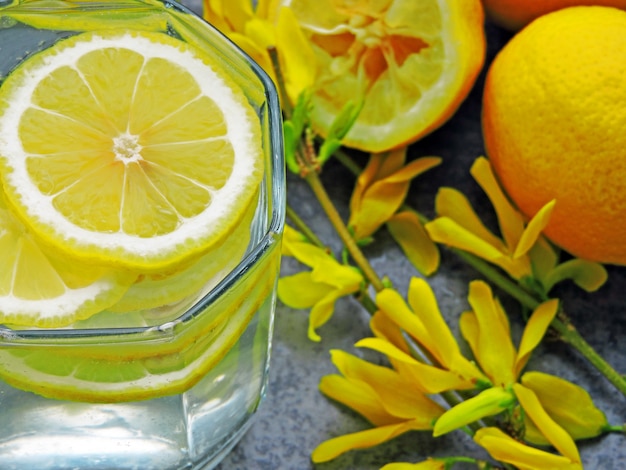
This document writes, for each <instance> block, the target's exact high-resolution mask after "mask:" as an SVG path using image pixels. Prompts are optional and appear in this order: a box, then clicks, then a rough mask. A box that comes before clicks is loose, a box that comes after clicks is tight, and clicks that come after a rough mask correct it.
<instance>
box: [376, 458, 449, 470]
mask: <svg viewBox="0 0 626 470" xmlns="http://www.w3.org/2000/svg"><path fill="white" fill-rule="evenodd" d="M445 468H446V462H445V461H444V460H437V459H428V460H424V461H423V462H418V463H408V462H393V463H388V464H387V465H384V466H383V467H382V468H381V469H380V470H445Z"/></svg>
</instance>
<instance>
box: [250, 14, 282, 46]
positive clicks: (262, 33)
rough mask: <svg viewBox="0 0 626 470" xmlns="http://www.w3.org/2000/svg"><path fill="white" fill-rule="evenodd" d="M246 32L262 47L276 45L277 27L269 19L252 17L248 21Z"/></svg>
mask: <svg viewBox="0 0 626 470" xmlns="http://www.w3.org/2000/svg"><path fill="white" fill-rule="evenodd" d="M244 32H245V34H246V36H247V37H249V38H250V39H251V40H252V41H253V42H255V43H256V44H258V46H259V47H260V48H263V49H269V48H270V47H274V46H275V45H276V33H275V28H274V25H273V24H271V23H270V22H268V21H265V20H261V19H259V18H252V19H251V20H250V21H248V22H247V23H246V27H245V30H244Z"/></svg>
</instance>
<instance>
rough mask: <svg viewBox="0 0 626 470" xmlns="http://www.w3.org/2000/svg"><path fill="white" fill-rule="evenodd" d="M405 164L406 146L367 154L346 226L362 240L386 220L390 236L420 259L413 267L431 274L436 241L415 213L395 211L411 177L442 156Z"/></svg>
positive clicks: (402, 198) (405, 193)
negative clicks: (368, 156) (367, 160)
mask: <svg viewBox="0 0 626 470" xmlns="http://www.w3.org/2000/svg"><path fill="white" fill-rule="evenodd" d="M405 163H406V147H402V148H400V149H397V150H393V151H390V152H386V153H381V154H372V155H371V156H370V159H369V162H368V164H367V166H366V167H365V169H364V170H363V172H361V174H360V175H359V177H358V179H357V182H356V186H355V188H354V192H353V193H352V198H351V200H350V220H349V221H348V227H350V229H351V230H352V232H353V234H354V238H355V239H356V240H357V241H363V240H367V239H368V238H370V237H371V236H372V235H373V234H374V233H375V232H376V231H377V230H378V229H379V228H380V227H381V226H382V225H383V224H385V223H388V226H389V228H390V231H391V233H392V235H393V236H394V237H395V238H397V239H398V241H399V242H400V244H401V246H402V247H405V246H406V247H407V249H408V251H409V252H410V253H413V252H415V253H416V255H415V256H414V259H415V260H419V261H417V266H416V267H417V268H418V269H419V270H420V271H422V272H424V271H426V274H431V273H432V272H434V271H435V270H436V269H437V266H438V264H439V252H438V251H437V248H436V246H435V244H434V243H433V242H432V241H431V240H430V238H429V237H428V235H427V234H426V232H425V230H424V228H423V226H422V224H421V223H420V222H419V219H418V218H417V215H416V214H412V213H410V212H402V213H400V214H397V211H398V209H399V208H400V206H401V205H402V204H403V203H404V200H405V198H406V195H407V193H408V191H409V186H410V184H411V180H412V179H413V178H415V177H416V176H418V175H420V174H422V173H423V172H425V171H427V170H429V169H431V168H433V167H434V166H436V165H439V164H440V163H441V158H439V157H423V158H419V159H417V160H414V161H412V162H410V163H408V164H405ZM415 222H417V223H415ZM412 261H413V259H412Z"/></svg>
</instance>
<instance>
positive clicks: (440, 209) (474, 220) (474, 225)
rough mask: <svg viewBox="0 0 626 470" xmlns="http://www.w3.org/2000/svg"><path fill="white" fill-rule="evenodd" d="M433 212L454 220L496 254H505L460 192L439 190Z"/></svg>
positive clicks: (496, 238)
mask: <svg viewBox="0 0 626 470" xmlns="http://www.w3.org/2000/svg"><path fill="white" fill-rule="evenodd" d="M435 210H436V211H437V214H438V215H439V216H440V217H448V218H450V219H452V220H454V221H455V222H456V223H457V224H459V225H460V226H461V227H463V228H464V229H466V230H468V231H469V232H471V233H472V234H474V235H475V236H476V237H478V238H481V239H482V240H484V241H485V242H486V243H487V244H488V245H491V246H493V247H495V248H496V249H497V250H498V252H500V253H504V252H505V250H506V246H505V245H504V243H503V242H502V240H500V239H499V238H498V237H496V236H495V235H494V234H493V233H491V231H490V230H489V229H488V228H487V227H485V225H484V224H483V223H482V221H481V220H480V218H479V217H478V215H477V214H476V212H475V211H474V208H473V207H472V205H471V204H470V202H469V200H468V199H467V198H466V197H465V195H464V194H463V193H461V192H460V191H457V190H456V189H452V188H441V189H439V191H438V192H437V197H436V199H435Z"/></svg>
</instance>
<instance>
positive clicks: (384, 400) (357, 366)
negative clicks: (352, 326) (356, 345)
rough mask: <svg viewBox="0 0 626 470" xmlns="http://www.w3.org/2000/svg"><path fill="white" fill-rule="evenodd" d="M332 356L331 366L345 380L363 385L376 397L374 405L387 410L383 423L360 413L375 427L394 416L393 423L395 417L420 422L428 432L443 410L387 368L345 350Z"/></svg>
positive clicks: (335, 352)
mask: <svg viewBox="0 0 626 470" xmlns="http://www.w3.org/2000/svg"><path fill="white" fill-rule="evenodd" d="M331 357H332V361H333V364H335V366H336V367H337V369H338V370H339V371H340V372H341V373H342V374H343V375H344V376H345V377H347V378H348V379H349V380H351V381H353V382H355V383H356V382H358V383H362V384H366V385H367V387H368V388H369V389H370V390H372V391H373V393H374V394H375V396H376V398H377V405H378V406H380V407H381V408H382V409H384V410H386V416H387V422H384V423H383V422H380V421H379V422H375V421H373V420H372V419H370V418H369V416H368V415H366V414H364V413H361V414H363V415H364V416H366V417H367V418H368V419H369V420H370V422H372V423H374V424H376V425H379V426H380V425H381V424H389V422H390V420H389V417H395V418H396V421H397V418H401V419H413V420H414V423H415V425H417V424H418V423H419V424H420V426H422V429H430V428H431V427H432V423H433V422H434V420H435V419H436V418H437V417H438V416H439V415H441V414H442V413H443V411H444V410H443V409H442V408H441V407H440V406H439V405H437V404H436V403H435V402H433V401H432V400H430V399H429V398H427V397H426V396H424V395H423V394H422V393H420V392H419V391H418V390H417V389H416V388H415V386H414V384H413V382H412V381H411V380H410V377H408V378H407V377H403V376H402V375H400V374H398V372H396V371H394V370H392V369H390V368H388V367H383V366H379V365H375V364H372V363H370V362H367V361H365V360H363V359H360V358H358V357H356V356H353V355H351V354H348V353H346V352H344V351H340V350H333V351H331ZM344 403H345V402H344ZM346 404H347V405H348V406H350V407H352V408H354V407H353V406H351V405H350V404H349V403H346ZM354 409H356V408H354ZM357 411H358V410H357ZM359 412H360V411H359Z"/></svg>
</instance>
